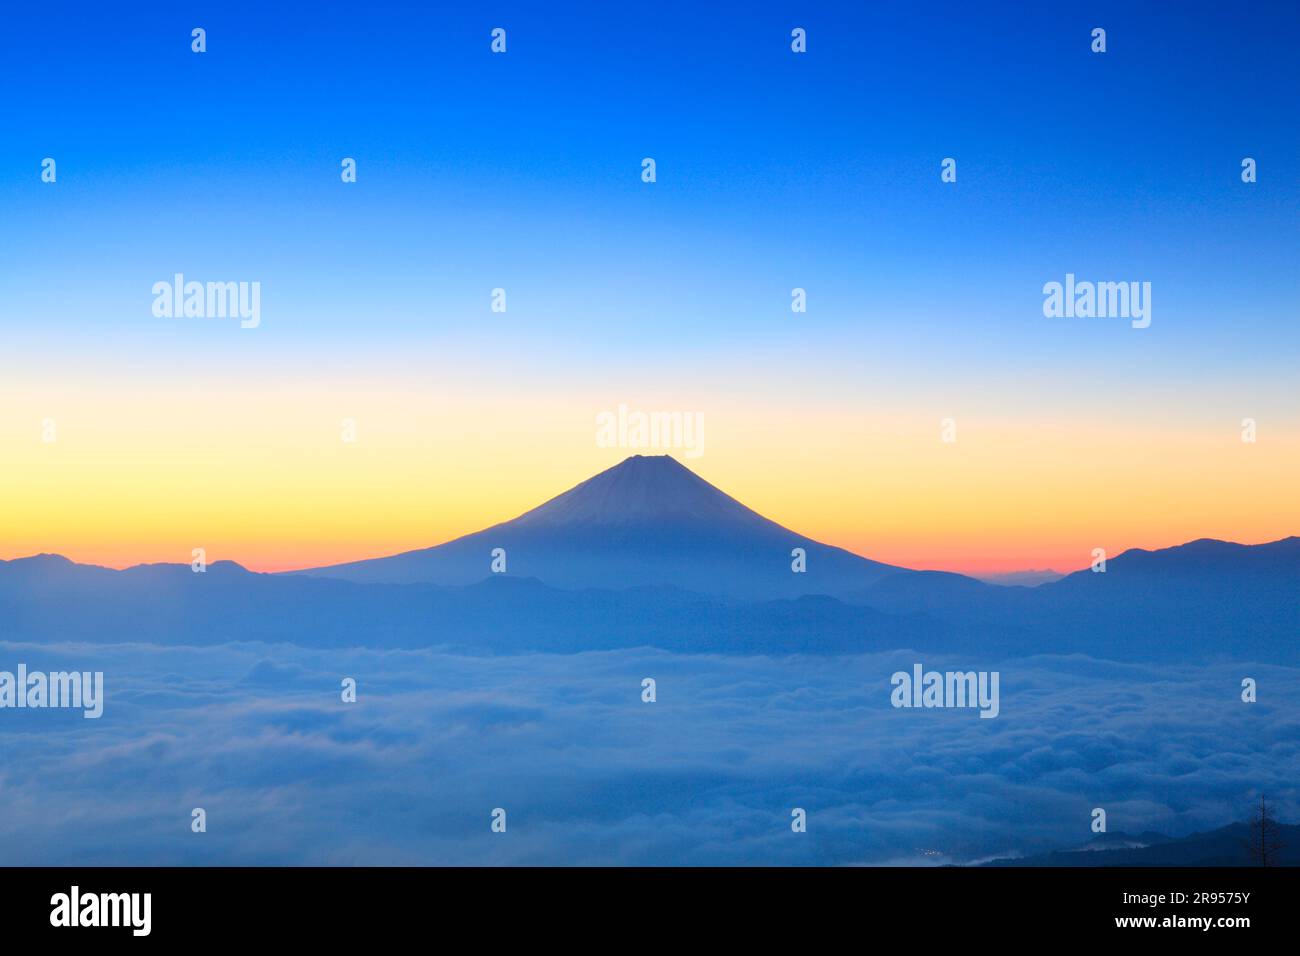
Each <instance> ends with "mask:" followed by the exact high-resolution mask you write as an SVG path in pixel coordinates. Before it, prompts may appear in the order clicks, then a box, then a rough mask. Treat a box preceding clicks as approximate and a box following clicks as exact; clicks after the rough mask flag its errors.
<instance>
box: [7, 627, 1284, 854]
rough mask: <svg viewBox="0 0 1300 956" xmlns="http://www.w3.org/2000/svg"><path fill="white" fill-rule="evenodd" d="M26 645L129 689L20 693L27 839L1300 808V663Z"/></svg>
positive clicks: (283, 844) (746, 829)
mask: <svg viewBox="0 0 1300 956" xmlns="http://www.w3.org/2000/svg"><path fill="white" fill-rule="evenodd" d="M19 661H23V662H25V663H27V665H28V666H29V667H30V668H40V669H45V670H56V669H64V668H76V669H80V670H103V671H104V672H105V681H106V688H107V703H106V705H105V712H104V716H103V717H102V718H101V719H100V720H97V721H96V720H83V719H82V717H81V715H80V713H79V712H66V711H49V710H45V711H16V710H4V711H0V748H3V752H4V754H5V757H6V759H5V760H4V762H3V764H2V765H0V800H2V801H3V806H4V809H5V812H4V813H3V814H0V847H2V848H3V849H0V863H4V864H217V863H220V864H399V863H401V864H408V863H409V864H593V863H600V864H688V865H689V864H853V863H863V864H871V863H887V862H888V863H915V864H926V863H936V862H957V861H970V860H976V859H981V858H984V857H988V856H993V855H1008V854H1017V853H1029V852H1036V851H1040V850H1043V849H1048V848H1056V847H1061V846H1069V845H1074V844H1077V843H1081V842H1083V841H1085V840H1086V839H1087V838H1088V837H1089V835H1090V834H1089V831H1088V825H1089V822H1090V811H1091V810H1092V808H1093V807H1098V806H1100V807H1104V808H1105V809H1106V811H1107V815H1108V821H1109V827H1110V830H1111V831H1112V832H1114V831H1119V830H1123V831H1127V832H1133V833H1137V832H1141V831H1143V830H1160V831H1163V832H1166V833H1170V834H1182V833H1187V832H1192V831H1195V830H1200V829H1208V828H1212V827H1217V826H1220V825H1222V824H1225V823H1228V822H1230V821H1233V820H1238V819H1242V818H1245V817H1246V816H1247V815H1248V813H1249V803H1250V799H1251V797H1252V795H1254V794H1256V793H1257V792H1258V791H1260V790H1263V791H1265V792H1266V793H1268V794H1269V796H1270V798H1272V799H1274V800H1275V801H1276V802H1277V804H1278V810H1279V813H1280V816H1281V817H1282V818H1283V819H1284V820H1294V819H1295V818H1296V817H1297V808H1298V806H1300V795H1298V794H1297V791H1296V789H1295V784H1294V781H1295V779H1296V771H1297V769H1300V708H1297V706H1296V704H1295V702H1296V701H1297V700H1300V670H1295V669H1288V668H1279V667H1273V666H1265V665H1240V666H1230V665H1204V666H1199V665H1185V666H1176V667H1171V666H1167V665H1159V666H1154V665H1151V666H1149V665H1133V664H1116V663H1109V662H1104V661H1097V660H1092V659H1089V658H1084V657H1068V658H1067V657H1035V658H1022V659H1019V660H1014V661H1005V662H1002V663H998V662H994V661H980V662H976V661H972V660H969V659H956V658H949V659H945V658H939V657H935V658H933V659H929V658H927V659H924V660H923V663H924V664H925V666H926V667H927V668H931V667H933V668H938V669H962V670H966V669H980V670H984V669H994V670H1000V671H1001V675H1002V678H1001V715H1000V716H999V717H998V718H997V719H996V720H981V719H979V718H978V716H977V713H976V712H975V711H973V710H896V709H894V708H892V707H891V706H890V704H889V691H890V686H889V675H890V674H892V673H893V672H894V671H896V670H908V669H910V668H911V666H912V664H913V663H915V661H916V658H915V656H914V655H912V654H910V653H894V654H872V655H859V656H852V657H842V658H825V657H799V656H794V657H781V658H767V657H747V658H733V657H716V656H706V655H675V654H671V653H668V652H664V651H656V650H648V649H640V650H617V651H608V652H590V653H583V654H576V655H541V654H539V655H523V656H511V657H495V658H494V657H488V658H484V657H465V656H459V655H455V654H448V653H442V652H439V651H436V650H425V651H374V650H363V649H357V650H350V651H339V650H328V651H325V650H318V651H312V650H304V649H302V648H298V647H290V646H287V645H278V646H273V645H266V644H229V645H224V646H218V647H206V648H159V647H154V646H148V645H117V646H109V647H105V646H102V645H101V646H91V645H63V646H55V647H51V646H45V647H36V646H32V645H17V644H3V643H0V668H4V669H13V667H15V666H16V664H17V663H18V662H19ZM1244 676H1250V677H1254V678H1255V679H1256V680H1257V681H1258V682H1259V688H1260V689H1259V702H1258V703H1255V704H1245V703H1242V702H1241V700H1240V681H1241V678H1242V677H1244ZM343 677H354V678H356V680H357V682H358V693H359V699H358V701H357V702H356V703H355V704H345V703H343V702H342V701H341V699H340V681H341V679H342V678H343ZM644 677H653V678H654V679H655V680H656V682H657V696H658V700H657V701H656V702H655V703H651V704H647V703H643V702H642V701H641V680H642V678H644ZM194 807H203V808H204V809H205V810H206V811H207V821H208V828H207V832H206V833H202V834H195V833H192V832H191V830H190V819H191V817H190V812H191V809H192V808H194ZM496 807H503V808H505V809H506V811H507V821H508V825H507V831H506V833H505V834H494V833H492V832H491V829H490V818H491V812H492V810H493V809H494V808H496ZM794 807H802V808H804V809H806V810H807V812H808V830H807V832H806V833H803V834H796V833H793V832H792V831H791V828H790V813H791V809H792V808H794Z"/></svg>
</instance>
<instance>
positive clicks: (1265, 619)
mask: <svg viewBox="0 0 1300 956" xmlns="http://www.w3.org/2000/svg"><path fill="white" fill-rule="evenodd" d="M1297 595H1300V537H1289V538H1283V539H1281V540H1279V541H1272V542H1269V543H1267V544H1257V545H1245V544H1236V543H1234V542H1230V541H1216V540H1212V539H1208V538H1202V539H1199V540H1196V541H1190V542H1188V543H1187V544H1183V545H1179V546H1177V547H1172V548H1163V549H1160V550H1156V551H1146V550H1143V549H1140V548H1134V549H1131V550H1129V551H1125V552H1124V553H1122V554H1120V555H1118V556H1117V557H1114V558H1112V559H1111V560H1109V561H1108V562H1107V563H1106V570H1105V571H1104V572H1100V573H1097V572H1093V571H1092V570H1091V569H1089V570H1085V571H1076V572H1075V573H1073V574H1069V575H1066V576H1065V577H1064V578H1062V579H1061V580H1059V581H1053V582H1049V583H1046V584H1040V585H1038V586H1037V587H1033V588H1027V587H1003V586H999V585H990V584H984V583H983V582H980V581H976V580H975V579H973V578H968V577H964V576H963V575H959V574H947V573H943V572H934V571H908V572H900V573H898V574H894V575H889V576H888V577H884V578H881V579H880V580H879V581H877V582H876V583H874V584H872V585H870V586H868V587H866V588H863V589H860V590H858V591H856V592H854V593H852V594H849V595H845V599H846V600H848V601H850V602H851V603H855V604H861V605H865V606H868V607H874V608H876V609H877V610H880V611H884V612H886V613H890V614H922V613H923V614H925V615H927V616H929V617H931V618H933V619H934V620H936V621H937V622H940V623H943V624H947V625H948V626H950V627H952V628H955V629H975V630H980V631H988V630H995V631H996V630H997V628H999V627H1001V626H1005V627H1011V626H1013V625H1014V626H1016V627H1019V628H1024V629H1027V630H1029V631H1030V632H1033V633H1035V634H1038V635H1041V644H1040V648H1041V650H1043V651H1048V652H1059V651H1063V650H1069V649H1086V650H1087V651H1088V652H1090V653H1093V654H1096V655H1098V656H1105V657H1110V658H1114V659H1125V658H1130V657H1132V656H1134V653H1135V650H1136V649H1137V648H1140V651H1137V652H1138V653H1141V654H1143V655H1145V656H1146V657H1148V658H1165V657H1172V656H1178V655H1180V654H1182V655H1195V656H1197V657H1198V658H1200V659H1206V658H1210V657H1232V658H1235V659H1239V660H1240V659H1247V660H1248V659H1250V658H1252V657H1255V658H1257V659H1261V660H1268V661H1273V662H1275V663H1292V662H1296V661H1300V642H1297V641H1296V639H1295V635H1296V634H1297V633H1300V601H1297V600H1296V596H1297Z"/></svg>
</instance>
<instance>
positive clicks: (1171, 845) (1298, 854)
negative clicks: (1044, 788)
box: [983, 823, 1300, 867]
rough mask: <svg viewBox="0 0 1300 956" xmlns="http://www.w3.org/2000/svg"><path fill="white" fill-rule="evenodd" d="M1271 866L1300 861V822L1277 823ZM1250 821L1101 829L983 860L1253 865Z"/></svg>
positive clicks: (1002, 862)
mask: <svg viewBox="0 0 1300 956" xmlns="http://www.w3.org/2000/svg"><path fill="white" fill-rule="evenodd" d="M1277 838H1278V840H1279V842H1280V843H1281V844H1282V847H1281V848H1280V849H1279V850H1277V851H1276V865H1277V866H1300V826H1295V825H1291V824H1278V827H1277ZM1249 843H1250V826H1249V825H1248V824H1245V823H1233V824H1230V825H1228V826H1226V827H1220V828H1219V829H1218V830H1211V831H1209V832H1208V833H1193V834H1191V835H1190V836H1185V837H1178V838H1171V837H1167V836H1162V835H1161V834H1159V833H1140V834H1138V835H1136V836H1130V835H1129V834H1125V833H1102V834H1098V835H1097V836H1095V837H1093V839H1091V840H1090V841H1088V842H1087V843H1085V844H1083V845H1082V846H1080V847H1077V848H1076V849H1073V850H1054V851H1052V852H1051V853H1043V854H1041V855H1038V856H1026V857H1018V858H1008V859H1002V860H992V861H990V862H988V863H985V864H983V865H984V866H997V867H1008V866H1072V867H1078V866H1257V865H1258V864H1257V863H1256V861H1255V860H1254V859H1252V857H1251V854H1250V851H1249V850H1248V849H1247V847H1248V846H1249Z"/></svg>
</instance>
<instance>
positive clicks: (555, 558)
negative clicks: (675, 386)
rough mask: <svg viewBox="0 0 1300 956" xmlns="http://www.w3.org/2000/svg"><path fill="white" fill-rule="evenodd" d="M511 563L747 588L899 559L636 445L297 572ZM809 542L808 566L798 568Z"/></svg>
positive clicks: (734, 591) (838, 579)
mask: <svg viewBox="0 0 1300 956" xmlns="http://www.w3.org/2000/svg"><path fill="white" fill-rule="evenodd" d="M496 548H504V549H505V552H506V568H507V573H508V574H510V575H514V576H520V577H535V578H537V579H538V580H540V581H542V582H543V583H545V584H547V585H550V586H552V587H557V588H569V589H572V588H612V589H620V588H629V587H662V586H670V587H679V588H684V589H687V590H691V591H697V592H700V593H707V594H716V595H722V596H726V597H732V598H739V599H746V600H771V599H776V598H796V597H800V596H802V595H805V594H827V595H842V594H846V593H851V592H854V591H856V590H859V589H861V588H864V587H867V586H869V585H870V584H871V583H873V582H875V581H878V580H880V579H881V578H882V577H884V576H885V575H888V574H891V573H894V572H896V571H899V570H902V569H900V568H896V567H893V566H891V565H887V564H881V563H880V562H877V561H871V560H868V559H867V558H863V557H859V556H858V555H856V554H853V553H851V552H849V551H845V550H843V549H842V548H836V547H832V546H830V545H825V544H821V543H819V542H817V541H812V540H809V539H808V538H805V537H802V536H801V535H799V534H796V533H795V532H793V531H791V530H789V529H787V528H784V527H782V526H781V525H779V524H777V523H776V522H774V521H770V520H769V519H767V518H764V517H763V516H762V515H760V514H758V513H756V512H754V511H752V510H750V509H749V508H746V507H745V506H744V505H742V504H741V503H740V502H739V501H737V500H736V499H734V498H732V497H731V496H729V495H727V494H725V493H723V492H722V491H720V490H719V489H717V488H715V487H714V486H713V485H711V484H709V483H708V482H707V481H705V480H704V479H703V478H700V477H699V476H698V475H696V474H695V473H694V472H692V471H691V470H690V469H688V468H686V467H684V466H683V465H681V464H679V463H678V462H677V461H676V460H675V459H673V458H672V457H670V456H668V455H659V456H643V455H634V456H633V457H631V458H628V459H626V460H625V461H623V462H622V463H621V464H618V465H615V466H614V467H613V468H609V469H607V470H605V471H603V472H601V473H600V474H598V475H596V476H595V477H593V478H589V479H588V480H586V481H584V482H582V483H581V484H579V485H577V486H575V487H573V488H571V489H569V490H568V491H566V492H564V493H563V494H561V495H559V496H557V497H555V498H552V499H551V500H549V501H547V502H546V503H545V504H542V505H540V506H538V507H536V508H534V509H532V510H531V511H528V512H525V513H524V514H522V515H520V516H519V517H517V518H514V519H512V520H510V521H506V522H503V523H502V524H498V525H494V526H492V527H490V528H487V529H486V530H484V531H478V532H475V533H473V534H469V535H465V536H464V537H462V538H457V539H456V540H454V541H449V542H447V543H446V544H440V545H437V546H436V547H432V548H424V549H422V550H419V551H407V552H405V553H403V554H397V555H393V556H391V557H384V558H374V559H371V560H367V561H356V562H352V563H348V564H337V565H333V566H330V567H324V568H313V569H308V570H305V571H296V572H290V573H291V574H297V575H308V576H313V577H329V578H338V579H340V580H345V581H353V582H362V583H384V584H405V583H433V584H442V585H468V584H472V583H474V582H476V581H481V580H483V579H484V578H487V577H489V576H491V567H490V564H491V560H492V552H493V550H494V549H496ZM794 548H803V549H804V551H805V552H806V556H807V570H806V571H805V572H802V573H795V572H793V571H792V570H791V561H792V560H793V559H792V557H791V551H792V550H793V549H794Z"/></svg>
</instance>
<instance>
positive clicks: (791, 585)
mask: <svg viewBox="0 0 1300 956" xmlns="http://www.w3.org/2000/svg"><path fill="white" fill-rule="evenodd" d="M495 548H504V549H505V552H506V562H507V565H506V566H507V573H505V574H493V573H492V571H491V561H492V551H493V549H495ZM795 548H802V549H803V550H804V552H805V553H806V561H807V571H806V572H804V573H795V572H794V571H792V569H791V561H792V560H793V559H792V557H791V551H792V550H794V549H795ZM1297 595H1300V538H1296V537H1291V538H1286V539H1283V540H1281V541H1275V542H1272V543H1269V544H1261V545H1240V544H1232V543H1229V542H1224V541H1212V540H1199V541H1193V542H1190V543H1189V544H1185V545H1182V546H1180V547H1175V548H1167V549H1163V550H1160V551H1142V550H1131V551H1127V552H1124V553H1123V554H1121V555H1118V556H1116V557H1114V558H1112V559H1111V560H1110V561H1109V562H1108V564H1107V568H1106V571H1105V573H1093V572H1092V571H1090V570H1088V571H1080V572H1076V573H1074V574H1070V575H1067V576H1065V577H1064V578H1062V579H1060V580H1058V581H1054V582H1049V583H1045V584H1041V585H1039V586H1037V587H1032V588H1031V587H1006V586H1000V585H993V584H987V583H984V582H981V581H977V580H975V579H974V578H969V577H965V576H963V575H959V574H950V573H946V572H936V571H911V570H907V569H903V568H897V567H892V566H890V565H886V564H882V563H880V562H876V561H871V560H868V559H867V558H863V557H859V556H858V555H855V554H852V553H850V552H848V551H844V550H843V549H840V548H835V547H832V546H830V545H825V544H821V543H819V542H816V541H810V540H809V539H807V538H803V537H800V536H799V535H798V534H796V533H795V532H793V531H790V530H788V529H786V528H783V527H782V526H780V525H778V524H776V523H774V522H772V521H769V520H768V519H766V518H764V517H762V516H761V515H759V514H757V513H755V512H753V511H751V510H750V509H748V508H746V507H745V506H744V505H742V504H740V503H739V502H738V501H736V500H735V499H733V498H731V497H729V496H727V495H726V494H724V493H723V492H721V491H719V490H718V489H717V488H715V487H713V486H712V485H710V484H709V483H708V482H705V481H704V480H703V479H701V478H699V477H698V476H696V475H695V474H693V473H692V472H690V471H689V470H688V469H686V468H685V467H683V466H682V465H680V464H678V463H677V462H676V461H674V460H673V459H671V458H669V457H666V456H663V457H651V458H646V457H642V456H636V457H633V458H629V459H627V460H626V461H624V462H623V463H622V464H620V465H617V466H615V467H614V468H611V469H609V470H607V471H604V472H601V473H600V474H599V475H596V476H595V477H594V478H592V479H590V480H588V481H585V482H583V483H582V484H580V485H578V486H576V487H575V488H573V489H571V490H570V491H567V492H565V493H564V494H562V495H560V496H559V497H557V498H553V499H552V500H550V501H548V502H546V503H545V504H543V505H541V506H540V507H538V508H535V509H533V510H532V511H529V512H527V513H525V514H523V515H520V516H519V517H518V518H515V519H513V520H511V521H507V522H505V523H503V524H499V525H495V526H493V527H491V528H488V529H487V530H485V531H480V532H477V533H475V534H471V535H467V536H465V537H463V538H458V539H456V540H455V541H451V542H448V543H446V544H443V545H439V546H437V547H433V548H428V549H424V550H420V551H410V552H407V553H405V554H399V555H394V556H392V557H384V558H377V559H374V560H370V561H359V562H355V563H352V564H344V565H336V566H333V567H328V568H316V569H311V570H307V571H301V572H291V573H286V574H260V573H253V572H250V571H247V570H245V569H244V568H242V567H240V566H239V565H237V564H234V563H231V562H216V563H214V564H212V565H210V566H209V567H208V569H207V571H206V572H205V573H203V574H195V573H193V572H192V571H191V569H190V567H189V565H186V564H176V565H167V564H158V565H141V566H138V567H134V568H129V569H127V570H124V571H115V570H110V569H107V568H100V567H95V566H91V565H79V564H74V563H72V562H71V561H68V560H67V559H66V558H62V557H58V556H56V555H38V556H36V557H32V558H23V559H18V560H13V561H0V626H3V629H4V631H3V633H4V636H5V637H7V638H8V639H13V640H31V641H37V642H40V641H53V640H90V641H128V640H139V641H150V642H162V643H180V644H183V643H219V642H224V641H230V640H267V641H285V642H290V643H298V644H309V645H313V646H317V645H319V646H340V645H376V646H401V647H413V646H427V645H449V646H453V647H456V648H461V649H465V650H469V651H478V652H485V653H503V652H513V651H520V650H543V651H559V652H569V651H577V650H588V649H593V648H608V647H627V646H640V645H649V646H656V647H664V648H668V649H672V650H679V651H700V652H706V651H707V652H723V653H768V654H770V653H796V652H797V653H820V654H839V653H852V652H860V651H867V650H890V649H897V648H912V649H917V650H923V651H970V650H973V649H978V650H979V651H980V652H982V653H986V654H1006V655H1013V654H1032V653H1086V654H1090V655H1093V656H1098V657H1108V658H1111V659H1121V660H1123V659H1137V660H1163V659H1176V658H1180V657H1186V656H1188V655H1194V656H1196V657H1197V658H1198V659H1202V660H1204V659H1213V658H1230V659H1233V660H1261V661H1267V662H1271V663H1279V664H1290V663H1297V662H1300V642H1297V640H1296V635H1297V634H1298V633H1300V602H1298V601H1297Z"/></svg>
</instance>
